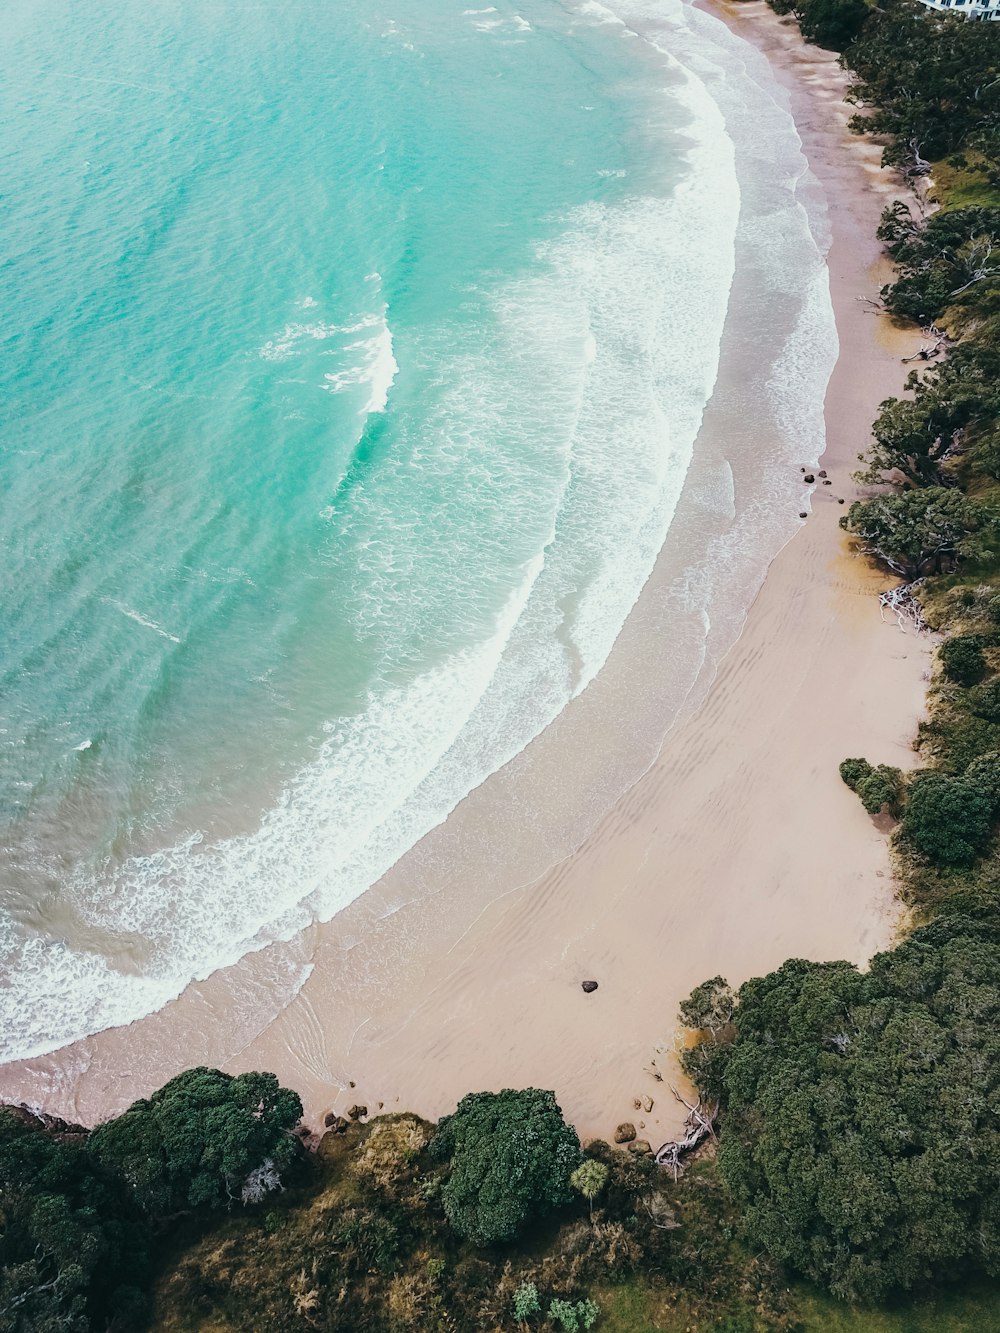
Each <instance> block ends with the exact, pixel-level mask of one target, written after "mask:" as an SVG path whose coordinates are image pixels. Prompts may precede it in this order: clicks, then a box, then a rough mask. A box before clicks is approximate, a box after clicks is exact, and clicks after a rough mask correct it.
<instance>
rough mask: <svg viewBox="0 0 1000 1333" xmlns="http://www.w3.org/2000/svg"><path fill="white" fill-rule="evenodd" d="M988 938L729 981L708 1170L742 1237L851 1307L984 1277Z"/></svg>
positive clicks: (953, 925) (991, 1012) (999, 945)
mask: <svg viewBox="0 0 1000 1333" xmlns="http://www.w3.org/2000/svg"><path fill="white" fill-rule="evenodd" d="M998 950H1000V926H998V923H997V921H996V919H995V918H991V917H989V916H984V917H981V918H978V919H973V918H970V917H951V918H945V919H943V920H941V921H939V922H936V923H934V924H933V925H932V926H928V927H925V928H923V929H921V930H918V931H915V932H914V934H913V935H912V936H911V937H910V939H909V940H907V941H906V942H905V943H904V944H902V945H900V946H899V947H898V948H896V949H893V950H891V951H889V952H887V953H883V954H879V955H877V956H876V957H875V958H874V959H873V960H872V963H871V965H870V968H869V970H868V972H867V973H861V972H859V971H858V970H857V968H855V967H854V966H852V965H851V964H849V963H822V964H820V963H809V962H804V961H802V960H791V961H789V962H787V963H785V964H784V965H783V966H782V967H781V968H779V969H778V970H777V971H776V972H772V973H770V974H769V975H768V976H766V977H757V978H754V979H752V980H751V981H748V982H746V983H745V984H744V985H743V986H742V987H741V989H740V993H739V1004H738V1007H737V1009H736V1015H735V1023H736V1027H737V1035H736V1039H735V1041H734V1043H733V1046H732V1050H731V1055H730V1059H729V1063H728V1066H727V1069H726V1073H725V1097H726V1115H725V1119H724V1121H723V1130H722V1136H721V1146H720V1152H719V1165H720V1170H721V1172H722V1175H723V1177H724V1179H725V1181H726V1183H727V1185H728V1188H729V1189H730V1191H731V1192H732V1194H733V1196H734V1198H735V1199H736V1201H737V1202H738V1204H739V1205H740V1207H741V1209H742V1219H743V1222H742V1224H743V1227H744V1230H745V1233H746V1238H747V1240H748V1241H749V1242H750V1244H751V1245H753V1246H754V1247H755V1248H756V1247H759V1248H761V1249H763V1250H765V1251H767V1252H768V1253H769V1254H770V1255H772V1256H773V1257H775V1258H777V1259H779V1260H781V1261H784V1262H787V1263H789V1264H791V1265H792V1266H793V1267H795V1268H796V1269H798V1270H799V1271H801V1272H802V1273H804V1274H806V1275H807V1276H808V1277H809V1278H811V1279H812V1280H813V1281H816V1282H819V1283H822V1284H823V1285H825V1286H827V1287H829V1288H830V1290H831V1291H833V1292H834V1293H835V1294H836V1295H838V1296H841V1297H843V1298H845V1299H850V1300H864V1301H877V1300H882V1299H883V1298H884V1297H885V1296H886V1295H887V1294H888V1293H890V1292H892V1291H893V1290H896V1289H905V1288H910V1287H913V1286H915V1285H917V1284H919V1283H924V1282H926V1281H927V1279H928V1278H934V1277H940V1278H946V1279H949V1278H955V1277H957V1276H959V1275H961V1274H962V1273H964V1272H968V1271H970V1270H977V1269H978V1270H981V1271H984V1272H987V1273H990V1274H996V1273H997V1272H1000V1205H998V1202H997V1191H996V1185H995V1182H996V1178H997V1173H998V1171H1000V1130H998V1127H997V1123H996V1113H995V1109H994V1108H995V1106H996V1105H997V1099H998V1097H1000V966H998V957H1000V953H998Z"/></svg>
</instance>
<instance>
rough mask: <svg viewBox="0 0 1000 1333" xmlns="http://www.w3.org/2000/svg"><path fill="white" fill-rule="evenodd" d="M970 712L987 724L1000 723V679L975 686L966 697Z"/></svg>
mask: <svg viewBox="0 0 1000 1333" xmlns="http://www.w3.org/2000/svg"><path fill="white" fill-rule="evenodd" d="M965 702H966V705H967V706H968V709H969V712H970V713H973V714H975V716H976V717H981V718H982V719H983V720H984V721H986V722H1000V678H998V679H997V680H991V681H987V683H986V684H985V685H975V686H973V688H972V689H971V690H970V691H969V693H968V694H967V695H966V696H965Z"/></svg>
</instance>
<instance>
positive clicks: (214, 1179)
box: [89, 1067, 302, 1214]
mask: <svg viewBox="0 0 1000 1333" xmlns="http://www.w3.org/2000/svg"><path fill="white" fill-rule="evenodd" d="M301 1118H302V1103H301V1101H300V1100H299V1097H298V1094H297V1093H295V1092H292V1091H291V1090H290V1089H288V1088H283V1087H282V1086H281V1085H280V1084H279V1082H278V1080H277V1079H276V1078H275V1076H274V1075H273V1074H262V1073H249V1074H239V1075H236V1076H233V1075H231V1074H224V1073H222V1071H221V1070H218V1069H206V1068H204V1067H201V1068H197V1069H189V1070H186V1071H185V1072H184V1073H183V1074H178V1075H177V1077H176V1078H172V1079H171V1080H170V1082H169V1083H165V1084H164V1086H163V1087H162V1088H160V1089H159V1091H158V1092H154V1093H153V1095H152V1096H151V1097H150V1098H149V1099H148V1100H143V1101H138V1102H134V1103H133V1104H132V1105H131V1106H130V1107H129V1108H128V1110H126V1111H125V1112H123V1114H122V1115H120V1116H118V1117H117V1119H115V1120H109V1121H106V1122H105V1123H104V1124H103V1125H98V1127H97V1128H96V1129H95V1130H94V1131H93V1133H92V1134H91V1135H90V1141H89V1150H90V1152H91V1154H92V1155H93V1156H94V1158H95V1159H96V1160H97V1161H98V1162H100V1163H102V1164H103V1165H104V1166H106V1167H108V1168H110V1169H112V1170H114V1171H116V1172H118V1174H119V1175H120V1176H121V1177H122V1178H123V1179H124V1180H125V1182H126V1183H127V1184H128V1186H129V1188H130V1189H131V1190H132V1191H133V1193H134V1195H135V1197H136V1198H137V1199H138V1201H139V1202H140V1203H141V1204H142V1206H143V1207H144V1208H145V1209H146V1210H147V1211H149V1212H151V1213H154V1214H168V1213H171V1212H176V1211H178V1210H180V1209H185V1208H202V1207H207V1208H218V1207H220V1206H223V1205H225V1204H226V1203H227V1202H228V1201H229V1200H231V1199H233V1198H239V1197H240V1194H241V1190H242V1187H243V1184H244V1182H245V1181H246V1179H247V1177H248V1176H249V1175H250V1174H251V1172H253V1171H255V1170H256V1169H257V1168H259V1167H261V1166H263V1165H264V1164H265V1163H271V1164H272V1165H273V1167H274V1168H275V1169H276V1170H281V1169H282V1168H283V1167H285V1166H287V1165H288V1164H289V1163H290V1162H291V1161H292V1159H293V1158H294V1156H295V1155H296V1154H297V1152H298V1150H299V1144H298V1141H297V1140H296V1139H295V1138H294V1137H293V1136H292V1134H291V1130H292V1129H293V1128H294V1127H295V1125H296V1124H297V1123H298V1122H299V1120H300V1119H301Z"/></svg>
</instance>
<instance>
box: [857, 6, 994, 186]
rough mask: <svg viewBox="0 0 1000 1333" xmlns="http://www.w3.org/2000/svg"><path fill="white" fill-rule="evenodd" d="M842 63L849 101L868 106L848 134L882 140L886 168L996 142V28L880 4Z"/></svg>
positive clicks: (946, 16)
mask: <svg viewBox="0 0 1000 1333" xmlns="http://www.w3.org/2000/svg"><path fill="white" fill-rule="evenodd" d="M843 63H844V64H846V65H848V66H849V68H850V70H851V72H852V74H853V82H852V83H851V86H850V89H849V93H848V96H849V98H850V99H851V100H852V101H855V102H860V103H864V104H865V106H866V108H867V111H866V114H865V115H862V116H856V117H855V118H854V120H853V121H852V128H854V129H855V130H857V131H858V132H859V133H872V134H884V135H886V136H888V138H889V145H888V147H887V148H886V150H885V156H884V160H885V161H886V163H887V164H890V165H898V164H900V163H902V162H906V161H907V160H908V159H912V157H913V155H914V154H915V153H916V154H919V156H920V157H922V158H925V159H930V160H932V161H933V160H934V159H936V158H941V157H945V156H946V155H947V154H949V153H955V152H957V151H959V150H971V149H984V148H989V147H991V146H992V145H993V144H994V136H995V134H996V129H997V125H998V123H1000V82H998V81H997V77H996V73H997V66H998V63H1000V26H998V25H995V24H992V23H983V24H979V23H970V22H967V21H966V20H965V19H964V18H963V17H961V16H959V15H957V14H935V13H933V12H928V11H927V10H926V9H925V8H924V7H923V6H921V5H920V4H918V3H916V0H883V2H882V4H880V6H879V7H878V9H874V10H873V11H872V12H871V14H870V15H869V17H868V18H867V20H866V22H865V24H864V27H863V29H862V30H861V32H860V35H859V37H858V39H857V40H856V41H855V42H853V43H852V45H851V49H850V52H849V53H848V55H847V56H845V57H844V60H843Z"/></svg>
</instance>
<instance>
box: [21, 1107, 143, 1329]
mask: <svg viewBox="0 0 1000 1333" xmlns="http://www.w3.org/2000/svg"><path fill="white" fill-rule="evenodd" d="M147 1250H148V1235H147V1232H146V1227H145V1224H144V1222H143V1220H142V1218H141V1216H140V1215H139V1213H138V1211H137V1210H136V1208H135V1206H134V1204H133V1203H132V1201H131V1200H130V1199H129V1197H128V1195H127V1193H126V1192H125V1190H124V1189H123V1188H122V1186H121V1185H120V1183H119V1182H118V1181H116V1180H115V1179H114V1178H113V1177H109V1176H108V1175H107V1174H106V1173H104V1172H103V1171H101V1170H100V1168H99V1167H97V1166H96V1165H95V1164H94V1162H93V1161H92V1160H91V1159H90V1157H89V1156H88V1154H87V1152H86V1150H85V1149H84V1147H83V1146H82V1145H81V1144H77V1143H72V1142H61V1141H60V1140H59V1139H58V1138H56V1137H55V1136H53V1135H52V1134H50V1133H47V1132H46V1131H45V1130H43V1129H41V1128H36V1127H34V1126H32V1125H29V1124H26V1123H25V1122H24V1120H23V1119H21V1118H19V1117H18V1116H17V1115H16V1114H15V1113H13V1112H11V1111H8V1110H0V1331H2V1333H29V1331H30V1333H49V1330H52V1333H55V1330H56V1329H60V1330H69V1331H70V1333H88V1330H90V1329H91V1328H94V1329H105V1328H107V1327H109V1326H111V1327H118V1328H120V1329H123V1330H124V1329H128V1328H135V1327H136V1326H137V1325H138V1323H139V1316H140V1314H141V1311H142V1308H143V1306H144V1304H145V1299H144V1297H143V1295H142V1293H141V1291H140V1287H141V1285H142V1283H143V1281H144V1279H145V1276H146V1267H147Z"/></svg>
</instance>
